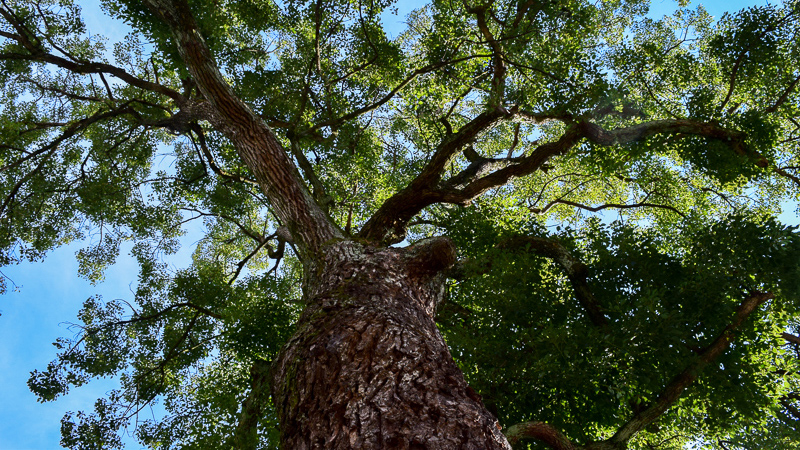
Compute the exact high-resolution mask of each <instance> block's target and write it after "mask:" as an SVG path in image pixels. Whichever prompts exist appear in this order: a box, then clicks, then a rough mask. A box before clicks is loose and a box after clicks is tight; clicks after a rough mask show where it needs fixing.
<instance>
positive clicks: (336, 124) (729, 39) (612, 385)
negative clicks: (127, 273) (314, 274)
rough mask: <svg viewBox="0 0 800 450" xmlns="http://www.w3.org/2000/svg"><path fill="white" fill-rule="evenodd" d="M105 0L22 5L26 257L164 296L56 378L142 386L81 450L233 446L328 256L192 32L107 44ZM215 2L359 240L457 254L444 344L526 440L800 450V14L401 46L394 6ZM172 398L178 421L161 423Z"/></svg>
mask: <svg viewBox="0 0 800 450" xmlns="http://www.w3.org/2000/svg"><path fill="white" fill-rule="evenodd" d="M77 3H79V2H73V1H71V0H2V1H0V83H2V88H1V89H0V263H2V264H3V265H8V264H15V263H19V262H22V261H36V260H40V259H42V258H45V257H46V256H47V253H48V251H50V250H52V249H54V248H56V247H59V246H61V245H64V244H67V243H70V242H73V241H78V240H85V241H86V242H87V246H86V247H85V248H84V249H83V250H81V251H80V252H79V253H78V254H77V257H78V260H79V261H80V275H81V276H84V277H86V278H88V279H90V280H93V281H99V280H102V278H103V273H104V269H105V268H107V267H108V266H109V265H111V264H113V263H114V262H115V259H116V258H117V256H118V255H119V252H120V248H121V246H123V245H132V249H133V250H132V254H133V255H134V256H135V257H136V258H137V260H138V262H139V265H140V273H139V276H138V281H137V282H136V288H135V293H134V294H133V295H132V296H129V297H130V298H125V299H121V300H109V299H103V298H98V297H93V298H90V299H88V300H87V301H86V302H85V304H84V307H83V309H82V310H81V311H80V312H79V314H78V319H79V322H80V326H81V329H82V332H81V333H80V335H78V336H77V337H75V338H74V339H63V340H61V341H59V342H58V343H57V347H58V349H59V353H58V356H57V358H56V359H55V360H54V361H53V363H51V364H50V365H49V366H48V367H47V368H46V369H42V370H39V371H35V372H34V373H33V374H32V376H31V379H30V382H29V385H30V388H31V389H32V390H33V391H34V393H36V394H37V395H38V396H39V398H40V399H41V400H42V401H50V400H53V399H55V398H57V397H58V396H60V395H63V394H66V393H67V391H68V390H69V389H70V388H71V387H73V386H80V385H82V384H84V383H87V382H89V381H90V380H91V379H92V378H95V377H105V376H112V375H113V376H118V377H120V380H121V388H120V389H119V390H115V391H113V392H111V393H109V395H108V396H107V397H106V398H102V399H99V400H98V401H97V403H96V408H95V411H93V412H92V411H89V412H76V413H74V414H69V415H67V416H66V417H65V418H64V419H63V421H62V434H63V440H62V443H63V445H65V446H67V447H70V448H76V449H94V448H113V447H114V446H115V445H116V446H119V445H121V441H120V437H119V433H120V431H121V430H123V429H125V428H126V427H133V429H135V433H136V436H137V438H138V439H139V440H140V441H141V442H142V444H144V445H146V446H149V447H153V448H178V447H180V448H200V449H204V448H223V447H225V446H227V445H231V442H232V441H231V440H232V439H233V431H232V430H233V429H235V428H236V426H237V424H238V423H239V420H240V416H241V411H242V403H243V402H245V401H246V400H248V399H251V398H252V393H253V392H254V391H258V390H260V389H263V387H262V386H259V385H258V383H257V382H256V381H257V380H258V377H257V376H255V375H251V373H252V374H257V372H258V367H260V366H259V365H261V364H264V363H268V362H269V361H271V360H272V358H274V357H275V355H276V354H277V352H278V350H279V349H280V347H281V346H282V345H283V343H284V342H285V341H286V339H287V338H288V337H289V336H290V335H291V333H292V330H293V324H294V321H295V320H296V318H297V315H298V314H299V312H300V311H301V310H302V307H303V292H302V289H301V279H302V274H303V268H302V266H303V262H304V261H303V257H304V254H303V251H302V250H300V251H298V250H297V248H296V247H295V246H294V244H293V243H292V239H291V236H288V235H287V233H286V232H285V228H284V227H283V225H285V224H283V223H281V221H280V218H279V216H278V215H276V214H275V211H274V210H273V209H272V205H271V203H270V201H269V200H268V199H267V196H266V195H265V193H264V191H262V189H261V187H260V186H259V181H258V180H257V179H256V178H257V176H256V175H255V174H254V173H253V172H252V171H251V169H250V168H248V166H247V164H245V162H243V161H242V159H241V157H240V155H239V153H238V152H237V149H236V148H235V147H234V145H233V144H232V143H231V141H230V139H229V138H228V136H227V135H226V134H225V132H224V130H221V129H220V126H219V125H218V123H219V120H217V119H215V118H214V117H212V116H211V115H209V113H208V112H207V108H205V107H204V105H205V103H206V99H205V98H204V94H203V93H202V92H201V90H200V89H198V86H197V83H196V80H195V79H193V77H192V75H190V71H189V70H187V67H186V63H185V62H184V59H183V57H182V55H181V54H180V53H179V52H178V49H177V48H176V46H175V42H174V39H173V34H172V31H171V30H170V29H169V28H168V26H167V25H166V24H165V23H164V22H163V21H162V20H160V19H159V18H158V17H157V16H156V14H154V13H153V11H152V10H151V9H148V8H147V7H146V6H144V4H143V3H142V2H139V1H137V0H104V1H103V6H104V8H105V11H106V12H107V13H108V14H109V15H110V16H112V17H114V18H116V19H120V20H123V21H125V22H126V23H127V24H129V25H130V26H131V28H132V30H134V31H133V32H132V33H131V34H129V35H128V36H126V37H125V39H124V40H123V41H121V42H115V43H112V44H107V43H106V42H105V40H104V39H103V38H102V37H101V36H97V35H93V34H92V30H87V29H86V28H85V26H84V24H83V22H82V20H81V9H80V7H79V6H78V5H77ZM187 3H188V6H189V7H190V8H191V11H192V12H193V14H194V19H195V20H196V21H197V25H198V29H199V33H200V35H202V36H203V37H204V39H205V44H206V45H207V46H208V48H209V49H210V51H211V54H212V55H213V57H214V59H215V61H216V63H217V65H218V66H219V70H220V73H221V74H222V77H223V78H224V81H225V82H227V84H229V85H230V86H231V88H232V90H233V92H234V93H235V95H236V96H238V98H240V99H241V100H242V101H243V102H244V103H245V104H247V105H248V106H249V107H250V108H251V109H252V111H253V112H255V114H256V115H258V116H259V117H260V118H261V119H263V120H264V121H265V122H266V123H267V124H268V125H269V126H270V127H271V129H272V130H273V131H274V133H275V134H276V135H277V137H278V139H279V141H280V143H281V144H282V145H283V147H284V148H285V149H286V151H287V152H288V154H289V155H290V157H291V159H292V160H293V162H294V163H295V165H296V166H297V167H298V171H299V175H298V176H300V177H302V179H303V180H304V181H305V183H306V185H307V186H308V188H309V191H310V192H311V193H312V195H313V198H314V200H315V201H316V203H317V204H319V205H320V207H321V208H322V209H323V210H324V211H326V212H327V213H328V214H329V215H330V217H331V218H332V220H333V221H334V222H335V224H336V225H337V226H338V227H339V228H340V229H341V232H342V234H343V235H344V236H346V237H348V238H350V237H352V238H354V239H359V240H362V241H364V242H370V243H373V244H375V245H407V243H409V242H414V241H417V240H419V239H422V238H425V237H430V236H441V235H445V236H449V237H450V238H451V239H452V240H453V242H454V243H455V244H456V247H457V249H458V251H459V256H460V258H461V259H460V260H459V262H458V264H457V265H456V266H455V267H454V268H452V269H451V270H450V272H449V275H450V276H451V278H452V281H451V282H450V284H449V293H448V298H447V301H446V302H445V303H443V304H442V305H441V306H440V308H439V313H438V318H437V323H438V325H439V327H440V330H441V332H442V334H443V335H444V337H445V339H446V340H447V342H448V344H449V345H450V348H451V352H452V354H453V357H454V358H455V360H456V362H457V363H458V364H459V366H460V367H461V369H462V370H463V372H464V374H465V376H466V378H467V381H468V382H469V383H470V385H471V386H472V387H473V388H474V389H475V390H476V391H477V392H478V393H479V394H480V395H481V396H482V397H483V401H484V402H485V404H486V405H487V407H488V408H489V410H490V411H492V413H494V414H495V415H496V416H497V417H498V419H499V421H500V423H501V424H502V425H503V426H504V427H505V430H506V432H507V433H508V435H509V437H511V436H512V434H513V432H519V431H520V430H528V431H526V432H523V433H522V434H523V435H525V437H533V438H534V439H533V440H522V441H519V443H518V444H516V445H519V446H521V448H524V446H525V445H530V446H531V448H545V446H546V445H550V446H554V445H555V444H553V443H552V440H547V439H545V438H542V437H541V435H537V434H536V430H537V429H540V428H541V427H544V428H542V429H546V430H547V431H550V430H558V433H563V436H562V437H564V438H565V439H568V440H569V441H571V442H573V443H574V444H575V445H583V444H587V443H589V442H603V441H605V440H608V439H613V438H614V437H615V436H616V437H617V438H619V439H620V442H624V443H626V445H627V446H628V447H630V448H642V449H645V448H664V449H666V448H683V447H684V446H687V445H690V444H692V443H694V444H697V443H704V445H707V448H719V449H734V448H738V449H749V448H765V449H767V448H772V449H787V448H795V447H796V446H797V445H798V444H797V443H798V442H800V375H798V370H800V337H798V333H800V235H798V232H797V231H796V229H795V228H794V227H790V226H787V225H786V224H782V223H780V222H779V221H778V220H777V219H776V217H777V215H778V214H779V213H780V211H781V207H786V205H789V206H790V207H795V205H796V204H797V201H798V195H800V69H799V68H800V37H798V34H800V6H798V3H797V2H796V1H794V2H791V1H790V2H787V3H785V4H783V5H771V6H770V5H768V6H761V7H753V8H749V9H746V10H744V11H741V12H738V13H733V14H726V15H725V16H723V17H721V18H719V20H716V21H715V20H714V19H713V18H712V17H711V16H709V14H708V13H707V12H706V11H705V10H704V9H703V8H702V7H697V8H694V9H689V8H687V7H686V6H681V7H678V8H677V10H676V11H675V12H674V13H673V14H671V15H670V16H667V17H664V18H659V19H653V18H651V17H649V16H648V15H647V11H648V4H647V2H645V1H641V0H608V1H601V2H591V1H585V0H543V1H537V0H533V1H513V0H495V1H488V2H486V3H483V4H480V3H477V2H474V1H472V0H464V1H463V2H459V1H444V0H441V1H439V0H437V1H434V2H433V3H431V4H429V5H427V6H423V7H421V8H419V9H417V10H415V11H413V12H412V13H411V14H410V15H409V16H408V18H407V27H406V29H405V30H404V31H403V32H402V33H400V34H398V35H397V36H391V35H388V34H387V32H386V31H385V29H384V28H385V27H384V25H383V24H384V23H385V20H386V17H388V15H390V14H391V13H392V10H393V7H394V6H393V4H392V2H390V1H387V0H374V1H367V0H359V1H355V0H351V1H347V0H316V1H310V2H300V1H295V0H288V1H282V2H274V1H272V0H213V1H212V0H188V2H187ZM197 222H201V223H202V229H203V233H204V234H203V236H202V239H201V240H200V241H199V242H197V243H196V248H195V249H194V253H193V257H192V262H191V265H190V266H188V267H184V268H181V269H174V266H173V265H171V262H170V261H171V260H170V257H171V255H173V254H174V253H175V252H176V251H177V249H178V248H179V246H180V245H190V244H191V243H189V242H184V241H181V236H183V235H184V233H185V232H186V230H187V227H190V226H192V223H197ZM151 404H160V405H163V408H164V415H163V417H160V418H158V419H157V420H154V419H142V417H144V416H140V415H138V412H139V411H141V410H142V409H143V408H145V407H147V406H148V405H151ZM276 420H277V419H276V418H275V415H274V413H272V412H271V410H269V408H267V410H266V412H265V413H264V414H263V417H261V419H260V423H259V430H260V434H259V435H260V439H261V441H260V444H259V445H260V446H261V447H262V448H275V446H276V445H277V435H276V432H275V431H274V430H275V422H276ZM515 424H522V425H520V426H519V427H512V426H513V425H515ZM537 427H540V428H537ZM526 433H527V434H526ZM537 436H539V438H538V440H537ZM513 440H514V438H512V441H513ZM609 442H610V441H609ZM615 442H616V441H615ZM554 448H556V447H554Z"/></svg>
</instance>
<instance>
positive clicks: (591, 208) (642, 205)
mask: <svg viewBox="0 0 800 450" xmlns="http://www.w3.org/2000/svg"><path fill="white" fill-rule="evenodd" d="M555 205H567V206H572V207H575V208H580V209H585V210H587V211H592V212H597V211H601V210H603V209H608V208H615V209H631V208H661V209H667V210H669V211H672V212H674V213H675V214H678V215H679V216H681V217H683V218H686V214H684V213H682V212H680V211H679V210H678V209H677V208H675V207H674V206H669V205H659V204H657V203H650V202H639V203H630V204H622V203H604V204H602V205H598V206H588V205H583V204H580V203H577V202H573V201H570V200H563V199H556V200H552V201H550V202H548V203H547V205H545V206H544V208H529V209H530V211H531V212H532V213H536V214H544V213H546V212H547V211H549V210H550V208H552V207H553V206H555Z"/></svg>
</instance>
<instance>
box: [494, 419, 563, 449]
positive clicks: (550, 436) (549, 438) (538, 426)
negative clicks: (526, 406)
mask: <svg viewBox="0 0 800 450" xmlns="http://www.w3.org/2000/svg"><path fill="white" fill-rule="evenodd" d="M504 434H505V435H506V438H507V439H508V443H509V444H511V445H515V444H516V443H517V442H519V441H520V440H522V439H534V440H536V441H539V442H542V443H543V444H545V445H547V446H548V447H550V448H552V449H553V450H577V447H576V446H575V444H573V443H572V441H570V440H569V439H568V438H567V437H566V436H564V434H563V433H561V432H560V431H558V430H557V429H555V428H554V427H553V426H552V425H549V424H546V423H544V422H523V423H518V424H516V425H513V426H511V427H509V428H508V429H507V430H506V432H505V433H504Z"/></svg>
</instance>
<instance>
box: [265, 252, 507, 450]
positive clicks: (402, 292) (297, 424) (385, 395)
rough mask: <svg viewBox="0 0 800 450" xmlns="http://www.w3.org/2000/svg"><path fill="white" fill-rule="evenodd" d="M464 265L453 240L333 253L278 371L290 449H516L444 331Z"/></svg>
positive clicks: (315, 276) (317, 270) (316, 274)
mask: <svg viewBox="0 0 800 450" xmlns="http://www.w3.org/2000/svg"><path fill="white" fill-rule="evenodd" d="M453 261H454V250H453V247H452V244H451V243H450V241H449V240H448V239H445V238H435V239H429V240H426V241H423V242H421V243H418V244H416V245H414V246H412V247H410V248H407V249H393V248H389V249H386V248H383V249H375V248H370V247H365V246H363V245H361V244H358V243H355V242H352V241H341V242H339V243H337V244H334V245H330V246H328V247H327V248H326V249H325V252H324V256H323V257H322V259H321V260H320V262H319V263H318V264H317V265H316V266H315V267H312V268H311V269H310V270H309V271H308V274H307V277H306V278H307V284H306V288H307V291H306V298H307V301H308V305H307V307H306V309H305V311H304V312H303V314H302V316H301V319H300V323H299V326H298V329H297V332H296V333H295V335H294V336H293V337H292V339H290V341H289V342H288V343H287V345H286V346H285V347H284V349H283V351H282V352H281V354H280V356H279V357H278V359H277V360H276V361H275V364H274V366H273V384H272V391H273V399H274V401H275V405H276V408H277V412H278V416H279V419H280V423H281V442H282V446H283V448H287V449H312V448H326V449H327V448H331V449H344V448H359V449H374V448H392V449H395V448H397V449H404V448H405V449H425V448H428V449H510V446H509V444H508V442H507V441H506V438H505V437H504V436H503V434H502V433H501V432H500V426H499V425H498V423H497V420H496V419H495V418H494V417H493V416H492V415H491V414H490V413H489V412H488V411H487V410H486V409H485V408H484V406H483V403H482V402H481V400H480V397H479V396H478V395H477V394H476V393H475V392H474V391H473V390H472V389H471V388H470V387H469V386H467V383H466V382H465V381H464V377H463V375H462V373H461V371H460V370H459V369H458V367H457V366H456V364H455V362H454V361H453V358H452V357H451V356H450V352H449V350H448V348H447V346H446V344H445V342H444V340H443V339H442V336H441V334H439V331H438V329H437V328H436V325H435V324H434V320H433V319H434V314H435V309H436V304H437V303H438V302H439V301H440V300H441V298H442V295H443V294H444V279H443V277H442V276H441V274H440V272H441V270H442V269H444V268H446V267H448V266H449V265H451V264H452V263H453Z"/></svg>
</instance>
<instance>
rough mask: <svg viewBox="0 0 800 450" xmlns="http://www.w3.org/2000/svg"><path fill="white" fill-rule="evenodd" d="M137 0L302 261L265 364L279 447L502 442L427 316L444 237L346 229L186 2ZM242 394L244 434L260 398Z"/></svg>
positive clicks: (440, 281)
mask: <svg viewBox="0 0 800 450" xmlns="http://www.w3.org/2000/svg"><path fill="white" fill-rule="evenodd" d="M143 2H144V4H145V5H147V7H148V8H149V9H150V10H151V11H152V12H153V14H155V15H156V16H158V17H159V18H161V20H162V21H163V22H164V23H165V24H166V25H167V26H168V27H169V28H170V30H171V31H172V35H173V37H174V38H175V42H176V45H177V47H178V51H179V52H180V54H181V57H182V58H183V60H184V62H185V63H186V66H187V69H188V70H189V72H190V73H191V74H192V77H193V79H194V81H195V82H196V83H197V85H198V88H199V90H200V92H201V93H202V94H203V97H204V98H205V100H206V101H207V102H208V109H209V113H208V114H207V116H206V118H207V119H208V120H209V121H211V123H212V124H213V125H214V127H215V128H217V130H218V131H220V132H222V133H223V134H225V135H226V136H227V137H228V139H230V141H231V143H233V145H234V146H235V147H236V149H237V151H238V152H239V155H240V156H241V158H242V161H243V162H244V163H245V164H247V167H248V168H249V169H250V170H251V171H252V172H253V175H254V176H255V177H256V179H257V180H258V181H259V183H260V184H261V186H262V189H263V191H264V193H265V194H266V196H267V198H268V199H269V201H270V203H271V205H272V209H273V212H274V213H275V215H276V216H277V217H278V218H279V219H280V221H281V222H282V223H283V224H284V225H286V226H287V228H288V230H289V232H290V233H291V235H292V238H293V243H294V245H295V248H297V249H298V252H299V256H300V258H301V259H302V260H303V263H304V269H305V280H304V289H305V300H306V309H305V311H304V312H303V314H302V315H301V318H300V321H299V324H298V329H297V331H296V332H295V334H294V336H293V337H292V338H291V339H290V340H289V342H288V343H287V345H286V346H285V347H284V349H283V350H282V352H281V354H280V355H279V357H278V358H277V359H276V361H275V363H274V366H273V383H272V393H273V400H274V402H275V406H276V409H277V413H278V417H279V420H280V424H281V444H282V446H283V448H286V449H292V450H295V449H298V450H300V449H312V448H326V449H328V448H331V449H342V448H358V449H374V448H387V449H388V448H392V449H395V448H396V449H403V448H406V449H424V448H429V449H489V450H491V449H510V446H509V444H508V441H507V440H506V438H505V437H504V436H503V434H502V433H501V432H500V426H499V425H498V423H497V420H496V419H495V418H494V417H493V416H492V415H491V414H490V413H489V412H488V411H487V410H486V408H484V406H483V404H482V403H481V400H480V398H479V397H478V395H477V394H476V393H475V392H474V391H473V390H472V389H470V387H469V386H467V383H466V382H465V381H464V377H463V375H462V373H461V371H460V370H459V369H458V367H457V366H456V364H455V362H454V361H453V358H452V357H451V356H450V352H449V350H448V349H447V345H446V344H445V343H444V340H443V339H442V336H441V335H440V334H439V331H438V329H437V328H436V324H435V323H434V321H433V319H434V314H435V312H436V305H437V303H438V302H439V301H440V300H441V298H442V296H443V295H444V278H443V277H442V275H441V271H442V270H443V269H445V268H447V267H449V266H451V265H452V264H453V263H454V261H455V250H454V248H453V245H452V243H451V242H450V240H449V239H446V238H435V239H429V240H426V241H423V242H420V243H417V244H416V245H414V246H412V247H409V248H406V249H392V248H375V247H368V246H365V245H363V244H360V243H356V242H354V241H349V240H345V239H344V236H343V233H342V232H341V231H340V230H339V229H338V228H337V227H336V225H335V224H334V223H333V221H332V220H331V219H330V218H329V217H328V216H327V214H325V213H324V211H323V210H322V209H321V208H320V207H319V205H317V204H316V202H315V201H314V199H313V198H312V196H311V195H310V194H309V192H308V190H307V189H306V187H305V185H304V184H303V183H302V181H301V180H300V178H299V176H298V175H297V172H296V168H295V167H294V164H293V163H292V161H291V160H290V159H289V157H288V156H287V154H286V152H285V151H284V150H283V148H282V147H281V146H280V144H279V142H278V140H277V139H276V138H275V136H274V134H273V133H272V131H271V130H270V129H269V127H267V125H266V124H265V123H264V122H263V121H262V120H261V119H260V118H258V116H257V115H256V114H254V113H253V111H252V110H251V109H250V108H249V107H248V106H247V105H246V104H245V103H244V102H242V101H241V100H240V99H239V98H237V97H236V95H235V94H234V92H233V90H232V89H231V87H230V86H229V85H228V84H227V82H226V81H225V79H224V77H223V76H222V74H221V73H220V71H219V68H218V66H217V64H216V62H215V61H214V58H213V56H212V55H211V52H210V51H209V49H208V47H207V46H206V44H205V41H204V39H203V37H202V35H201V34H200V31H199V28H198V26H197V23H196V22H195V20H194V18H193V16H192V12H191V8H190V7H189V3H188V2H187V1H186V0H143ZM256 384H258V383H255V382H254V389H255V386H256ZM245 406H246V407H245V412H244V414H243V417H244V419H245V420H244V421H243V422H242V430H241V432H237V436H239V437H241V439H240V440H241V441H242V442H244V441H247V440H248V439H249V438H248V436H250V432H249V431H248V430H247V428H248V426H247V424H249V423H252V422H253V421H252V417H251V413H253V414H255V413H257V412H258V410H259V408H257V407H255V406H253V405H251V407H250V408H248V407H247V405H245Z"/></svg>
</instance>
